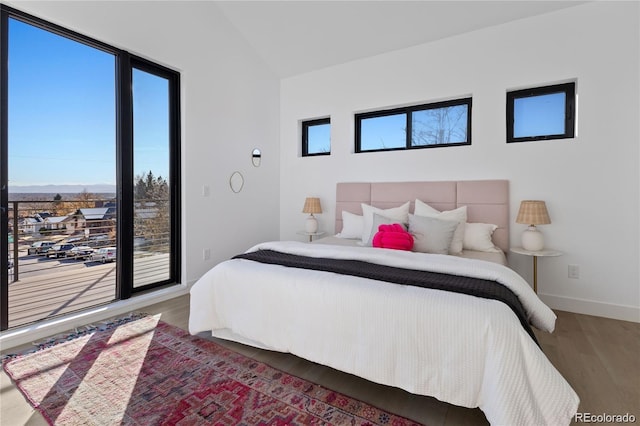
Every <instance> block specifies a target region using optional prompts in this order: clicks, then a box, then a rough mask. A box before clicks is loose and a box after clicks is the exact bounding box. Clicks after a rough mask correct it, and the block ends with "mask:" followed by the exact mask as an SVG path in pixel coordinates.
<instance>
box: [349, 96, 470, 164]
mask: <svg viewBox="0 0 640 426" xmlns="http://www.w3.org/2000/svg"><path fill="white" fill-rule="evenodd" d="M463 105H466V106H467V140H466V141H465V142H454V143H441V144H431V145H413V144H412V143H411V142H412V133H413V132H412V127H413V124H412V121H413V120H412V114H413V113H414V112H419V111H426V110H430V109H440V108H448V107H453V106H463ZM472 105H473V98H472V97H465V98H458V99H451V100H447V101H440V102H431V103H427V104H421V105H414V106H407V107H400V108H393V109H385V110H379V111H370V112H364V113H359V114H355V116H354V119H355V152H356V153H357V154H359V153H364V152H383V151H404V150H409V149H424V148H443V147H449V146H467V145H471V110H472ZM401 114H405V115H406V132H405V134H406V141H405V146H403V147H396V148H380V149H367V150H363V149H362V144H361V138H362V128H361V126H362V120H367V119H370V118H378V117H386V116H390V115H401Z"/></svg>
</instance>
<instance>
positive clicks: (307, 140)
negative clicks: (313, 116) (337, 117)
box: [302, 118, 331, 157]
mask: <svg viewBox="0 0 640 426" xmlns="http://www.w3.org/2000/svg"><path fill="white" fill-rule="evenodd" d="M328 154H331V119H329V118H321V119H318V120H309V121H303V122H302V156H303V157H306V156H312V155H328Z"/></svg>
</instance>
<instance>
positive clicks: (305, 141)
mask: <svg viewBox="0 0 640 426" xmlns="http://www.w3.org/2000/svg"><path fill="white" fill-rule="evenodd" d="M326 124H328V125H329V126H331V117H325V118H316V119H314V120H306V121H303V122H302V156H303V157H316V156H320V155H331V145H329V152H311V153H310V152H309V127H313V126H323V125H326Z"/></svg>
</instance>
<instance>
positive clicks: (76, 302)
mask: <svg viewBox="0 0 640 426" xmlns="http://www.w3.org/2000/svg"><path fill="white" fill-rule="evenodd" d="M168 277H169V256H168V255H166V254H155V255H147V256H144V257H139V258H136V259H134V287H140V286H142V285H145V284H149V283H153V282H158V281H161V280H166V279H167V278H168ZM115 294H116V264H115V263H107V264H99V263H95V262H84V263H80V264H76V265H73V267H67V266H61V267H56V268H50V269H48V270H46V272H44V273H41V274H37V275H30V274H24V275H23V276H22V277H21V278H20V280H19V281H16V282H12V283H10V284H9V328H13V327H18V326H21V325H25V324H29V323H33V322H36V321H39V320H44V319H51V318H54V317H56V316H60V315H64V314H68V313H70V312H75V311H79V310H82V309H86V308H90V307H93V306H97V305H101V304H105V303H109V302H112V301H114V300H115Z"/></svg>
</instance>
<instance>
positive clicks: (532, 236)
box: [522, 225, 544, 251]
mask: <svg viewBox="0 0 640 426" xmlns="http://www.w3.org/2000/svg"><path fill="white" fill-rule="evenodd" d="M522 248H523V249H525V250H528V251H541V250H542V249H544V235H542V232H540V231H538V228H536V227H535V226H534V225H531V226H530V227H528V228H527V229H526V230H525V231H524V232H523V233H522Z"/></svg>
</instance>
